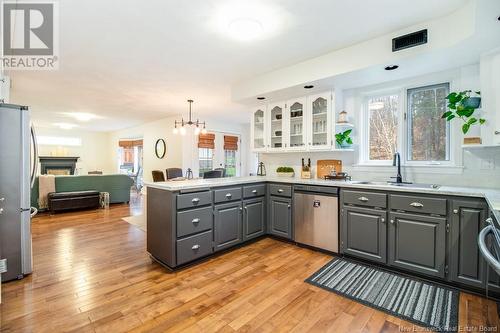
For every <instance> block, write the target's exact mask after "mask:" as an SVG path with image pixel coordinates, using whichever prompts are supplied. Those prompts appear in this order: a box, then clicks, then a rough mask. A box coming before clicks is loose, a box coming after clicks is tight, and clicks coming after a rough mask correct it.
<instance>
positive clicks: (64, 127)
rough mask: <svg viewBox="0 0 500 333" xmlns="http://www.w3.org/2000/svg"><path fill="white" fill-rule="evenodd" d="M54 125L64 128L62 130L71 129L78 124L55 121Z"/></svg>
mask: <svg viewBox="0 0 500 333" xmlns="http://www.w3.org/2000/svg"><path fill="white" fill-rule="evenodd" d="M54 125H55V126H57V127H59V128H60V129H64V130H70V129H73V128H75V127H78V125H75V124H70V123H55V124H54Z"/></svg>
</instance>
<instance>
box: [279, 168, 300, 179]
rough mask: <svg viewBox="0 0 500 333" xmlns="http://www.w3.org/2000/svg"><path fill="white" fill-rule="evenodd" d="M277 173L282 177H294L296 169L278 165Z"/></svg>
mask: <svg viewBox="0 0 500 333" xmlns="http://www.w3.org/2000/svg"><path fill="white" fill-rule="evenodd" d="M276 173H277V174H278V176H280V177H293V176H294V175H295V171H294V170H293V168H292V167H278V168H277V169H276Z"/></svg>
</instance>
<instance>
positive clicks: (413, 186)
mask: <svg viewBox="0 0 500 333" xmlns="http://www.w3.org/2000/svg"><path fill="white" fill-rule="evenodd" d="M351 184H360V185H388V186H398V187H409V188H432V189H438V188H439V187H440V186H439V185H437V184H419V183H396V182H370V181H352V182H351Z"/></svg>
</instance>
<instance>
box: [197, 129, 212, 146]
mask: <svg viewBox="0 0 500 333" xmlns="http://www.w3.org/2000/svg"><path fill="white" fill-rule="evenodd" d="M198 148H209V149H215V134H213V133H207V134H200V135H199V136H198Z"/></svg>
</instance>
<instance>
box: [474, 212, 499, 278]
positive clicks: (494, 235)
mask: <svg viewBox="0 0 500 333" xmlns="http://www.w3.org/2000/svg"><path fill="white" fill-rule="evenodd" d="M499 227H500V226H499V225H498V221H496V220H495V219H493V218H491V217H490V218H488V219H487V220H486V226H485V227H484V229H483V230H481V232H480V233H479V237H478V245H479V250H480V251H481V254H482V255H483V258H484V259H485V260H486V262H487V263H488V265H490V266H491V268H493V269H494V270H495V272H497V274H500V228H499ZM489 234H491V238H490V239H491V246H488V241H487V237H488V235H489Z"/></svg>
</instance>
